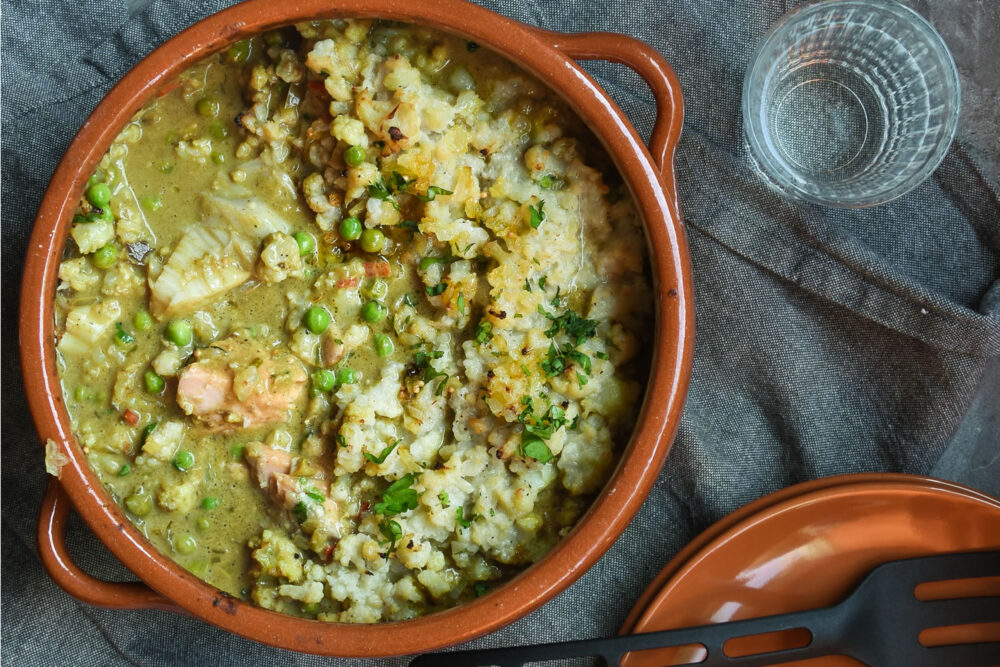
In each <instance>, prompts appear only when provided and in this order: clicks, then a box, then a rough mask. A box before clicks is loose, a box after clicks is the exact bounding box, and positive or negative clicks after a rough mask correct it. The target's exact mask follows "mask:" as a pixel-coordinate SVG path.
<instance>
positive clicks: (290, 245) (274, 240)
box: [257, 232, 302, 283]
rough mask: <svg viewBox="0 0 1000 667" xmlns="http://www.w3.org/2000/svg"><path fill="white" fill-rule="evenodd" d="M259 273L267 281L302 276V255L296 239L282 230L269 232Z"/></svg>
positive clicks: (261, 254)
mask: <svg viewBox="0 0 1000 667" xmlns="http://www.w3.org/2000/svg"><path fill="white" fill-rule="evenodd" d="M257 273H258V275H259V276H260V278H261V279H262V280H263V281H264V282H267V283H280V282H281V281H282V280H285V279H286V278H292V277H296V278H297V277H299V276H301V275H302V256H301V255H299V245H298V244H297V243H296V242H295V239H293V238H292V237H291V236H289V235H288V234H285V233H282V232H275V233H273V234H268V236H267V237H266V238H265V239H264V248H263V249H262V250H261V251H260V264H259V266H258V270H257Z"/></svg>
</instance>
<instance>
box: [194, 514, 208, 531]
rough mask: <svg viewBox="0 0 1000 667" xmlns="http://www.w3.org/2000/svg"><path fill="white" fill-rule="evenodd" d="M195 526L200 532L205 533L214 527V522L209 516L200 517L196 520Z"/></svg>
mask: <svg viewBox="0 0 1000 667" xmlns="http://www.w3.org/2000/svg"><path fill="white" fill-rule="evenodd" d="M194 526H195V528H197V529H198V530H201V531H205V530H208V529H209V528H211V527H212V522H211V521H210V520H209V518H208V517H207V516H200V517H198V518H197V519H196V520H195V522H194Z"/></svg>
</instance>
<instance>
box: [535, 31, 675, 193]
mask: <svg viewBox="0 0 1000 667" xmlns="http://www.w3.org/2000/svg"><path fill="white" fill-rule="evenodd" d="M533 30H534V31H535V32H536V33H537V34H538V35H539V37H541V38H542V39H543V40H544V41H546V42H547V43H549V44H551V45H552V46H554V47H555V48H556V49H558V50H559V51H561V52H562V53H564V54H566V55H567V56H569V57H570V58H573V59H574V60H607V61H610V62H613V63H618V64H621V65H625V66H626V67H628V68H630V69H631V70H633V71H634V72H635V73H636V74H638V75H639V76H640V77H642V79H643V80H644V81H645V82H646V84H647V85H648V86H649V88H650V90H651V91H652V92H653V100H654V101H655V102H656V121H655V122H654V123H653V133H652V134H651V135H650V138H649V153H650V155H651V156H652V158H653V162H654V164H656V166H657V167H658V168H659V169H660V174H662V176H663V180H664V183H665V184H666V185H667V186H669V187H670V188H672V191H673V194H674V202H676V201H677V196H676V195H677V181H676V178H675V175H674V152H675V151H676V150H677V142H678V141H679V140H680V136H681V126H682V125H683V124H684V99H683V97H682V95H681V84H680V81H679V80H678V79H677V74H676V73H675V72H674V70H673V68H672V67H670V64H669V63H667V61H666V60H665V59H664V57H663V56H662V55H660V53H659V52H658V51H657V50H656V49H654V48H653V47H651V46H650V45H648V44H646V43H645V42H641V41H639V40H637V39H634V38H632V37H628V36H626V35H619V34H617V33H612V32H579V33H573V34H570V33H561V32H552V31H549V30H543V29H541V28H533Z"/></svg>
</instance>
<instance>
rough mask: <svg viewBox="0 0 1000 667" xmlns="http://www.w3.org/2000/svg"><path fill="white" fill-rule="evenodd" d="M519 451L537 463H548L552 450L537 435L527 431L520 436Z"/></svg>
mask: <svg viewBox="0 0 1000 667" xmlns="http://www.w3.org/2000/svg"><path fill="white" fill-rule="evenodd" d="M521 451H522V452H523V453H524V455H525V456H527V457H528V458H532V459H535V460H536V461H538V462H539V463H548V462H549V461H551V460H552V450H551V449H549V446H548V445H546V444H545V442H544V441H543V440H542V439H541V438H539V437H538V436H537V435H534V434H531V433H527V434H524V435H523V436H522V438H521Z"/></svg>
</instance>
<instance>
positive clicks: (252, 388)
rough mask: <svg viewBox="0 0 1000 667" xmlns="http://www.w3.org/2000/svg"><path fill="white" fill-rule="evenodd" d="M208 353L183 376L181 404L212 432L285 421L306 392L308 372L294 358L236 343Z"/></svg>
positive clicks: (179, 392)
mask: <svg viewBox="0 0 1000 667" xmlns="http://www.w3.org/2000/svg"><path fill="white" fill-rule="evenodd" d="M205 350H209V351H208V352H205ZM205 350H198V351H197V352H196V353H195V356H196V357H198V358H199V360H198V361H197V362H195V363H193V364H190V365H189V366H187V367H186V368H184V370H182V371H181V374H180V378H179V381H178V384H177V403H178V405H180V407H181V409H182V410H184V412H185V414H188V415H191V416H192V417H194V418H195V419H197V420H199V421H200V422H202V423H203V424H205V425H206V426H209V427H210V428H215V429H224V428H230V427H244V428H245V427H250V426H260V425H262V424H271V423H274V422H279V421H283V420H285V419H287V418H288V415H289V412H290V411H291V410H292V408H293V407H294V406H295V404H296V403H298V402H299V399H300V398H302V395H303V394H304V392H305V386H306V372H305V369H303V368H302V364H301V363H300V362H299V361H298V360H297V359H295V357H293V356H292V355H290V354H270V353H269V351H267V350H266V349H264V348H263V346H261V345H259V344H256V343H253V344H247V343H243V344H241V343H240V342H239V341H236V342H232V341H231V340H227V341H220V342H218V343H215V344H213V346H212V347H211V348H205Z"/></svg>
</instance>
